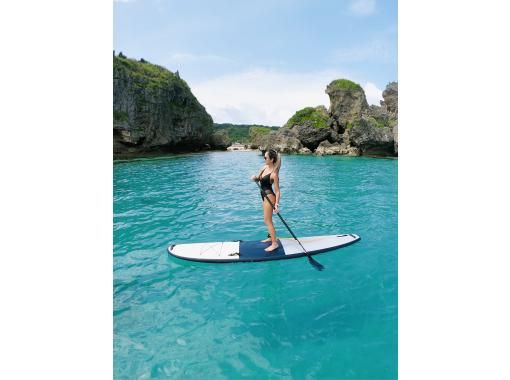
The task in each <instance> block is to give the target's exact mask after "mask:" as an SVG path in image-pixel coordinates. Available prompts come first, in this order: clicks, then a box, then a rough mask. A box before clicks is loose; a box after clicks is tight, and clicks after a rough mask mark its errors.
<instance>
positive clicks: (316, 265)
mask: <svg viewBox="0 0 510 380" xmlns="http://www.w3.org/2000/svg"><path fill="white" fill-rule="evenodd" d="M255 183H256V184H257V186H258V187H259V189H260V192H261V194H262V195H264V197H265V198H266V199H267V201H268V202H269V204H270V205H271V207H272V208H273V210H274V208H275V207H274V204H273V202H271V200H270V199H269V197H268V196H267V194H266V193H265V192H264V191H262V187H260V184H259V183H258V182H257V181H255ZM276 214H277V215H278V216H279V217H280V219H281V221H282V222H283V224H285V227H287V229H288V230H289V232H290V233H291V235H292V237H293V238H294V239H296V241H297V242H298V243H299V245H300V246H301V248H303V252H304V253H305V255H306V256H307V257H308V261H309V262H310V264H312V266H313V267H314V268H315V269H317V270H318V271H322V270H324V266H323V265H322V264H321V263H319V262H318V261H316V260H315V259H314V258H313V257H312V256H311V255H310V254H309V253H308V252H307V250H306V249H305V247H303V244H301V242H300V241H299V239H298V238H297V237H296V235H294V232H292V230H291V229H290V227H289V225H288V224H287V223H286V222H285V220H283V217H282V216H281V215H280V212H277V213H276Z"/></svg>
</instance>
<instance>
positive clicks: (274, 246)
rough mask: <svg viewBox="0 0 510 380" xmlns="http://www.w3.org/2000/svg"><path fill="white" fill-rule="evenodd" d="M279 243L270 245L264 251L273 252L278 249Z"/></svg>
mask: <svg viewBox="0 0 510 380" xmlns="http://www.w3.org/2000/svg"><path fill="white" fill-rule="evenodd" d="M278 247H279V246H278V244H271V245H270V246H269V247H267V248H266V249H264V251H266V252H273V251H274V250H275V249H278Z"/></svg>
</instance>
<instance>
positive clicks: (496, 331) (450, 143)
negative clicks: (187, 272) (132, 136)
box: [0, 0, 510, 379]
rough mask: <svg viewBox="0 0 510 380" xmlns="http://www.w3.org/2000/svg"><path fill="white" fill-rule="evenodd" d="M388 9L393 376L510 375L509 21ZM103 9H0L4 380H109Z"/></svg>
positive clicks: (108, 91)
mask: <svg viewBox="0 0 510 380" xmlns="http://www.w3.org/2000/svg"><path fill="white" fill-rule="evenodd" d="M501 4H505V3H504V2H498V1H484V2H481V3H480V2H466V1H450V2H444V1H427V2H416V1H410V0H401V1H399V375H400V378H401V379H452V378H456V379H502V378H510V368H509V366H508V364H507V360H508V354H509V350H508V342H509V341H510V333H509V327H508V325H509V321H510V313H509V301H508V300H509V296H508V289H510V286H509V280H508V279H509V277H510V275H509V270H510V266H509V260H508V255H509V254H510V248H509V245H510V244H509V240H508V238H509V236H510V232H509V227H510V223H509V222H508V215H509V212H510V209H509V208H510V207H509V203H510V202H509V200H508V197H509V194H510V189H509V184H508V179H509V174H508V173H509V172H510V171H509V168H508V166H509V159H508V144H509V133H508V129H509V128H510V123H509V116H508V109H509V104H508V99H509V96H508V92H509V89H510V79H509V74H508V70H509V67H510V62H509V58H508V38H507V36H508V35H510V30H509V29H510V28H509V26H508V25H509V23H508V9H504V8H503V5H501ZM112 22H113V20H112V3H108V2H105V1H87V2H84V1H81V2H71V1H50V2H42V1H23V2H8V3H2V5H1V9H0V36H1V37H0V38H1V40H2V44H1V49H2V50H1V52H2V58H1V59H0V69H1V71H0V72H1V78H2V79H1V84H0V94H1V95H0V96H1V102H0V104H1V107H0V109H1V113H0V115H1V116H0V125H1V131H2V134H1V140H0V144H1V147H0V155H1V178H2V180H1V183H2V184H1V185H0V191H1V195H0V199H1V209H0V210H1V211H0V215H1V222H2V223H1V225H0V237H1V243H2V244H1V256H0V257H1V259H0V260H1V262H0V292H1V298H0V300H1V313H0V315H1V317H2V318H1V322H0V337H1V338H0V348H1V362H2V365H1V368H0V377H1V378H9V379H11V378H25V379H26V378H29V379H35V378H52V379H69V378H73V379H91V378H93V379H100V378H101V379H102V378H111V377H112V368H113V364H112V360H113V355H112V329H113V325H112V191H113V188H112V132H111V124H112V78H111V75H112V50H113V48H112V38H113V37H112Z"/></svg>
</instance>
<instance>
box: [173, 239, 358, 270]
mask: <svg viewBox="0 0 510 380" xmlns="http://www.w3.org/2000/svg"><path fill="white" fill-rule="evenodd" d="M360 239H361V238H360V237H359V236H358V235H355V234H344V235H326V236H311V237H304V238H299V241H300V242H301V244H302V245H303V247H304V248H305V249H306V251H307V252H308V255H315V254H317V253H321V252H326V251H331V250H334V249H338V248H342V247H345V246H348V245H351V244H354V243H356V242H357V241H359V240H360ZM269 245H270V244H269V243H262V242H260V241H244V240H237V241H225V242H218V243H190V244H172V245H171V246H170V247H168V253H169V254H171V255H172V256H175V257H178V258H179V259H184V260H191V261H201V262H208V263H237V262H247V261H268V260H282V259H293V258H296V257H303V256H306V254H305V252H304V251H303V248H302V247H301V246H300V245H299V243H298V242H297V240H296V239H293V238H286V239H278V245H279V247H278V249H276V250H274V251H272V252H266V251H264V249H265V248H267V247H269Z"/></svg>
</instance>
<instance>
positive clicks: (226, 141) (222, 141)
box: [211, 129, 232, 150]
mask: <svg viewBox="0 0 510 380" xmlns="http://www.w3.org/2000/svg"><path fill="white" fill-rule="evenodd" d="M231 144H232V142H231V141H230V138H229V137H228V133H227V131H226V130H224V129H222V130H219V131H214V133H213V134H212V135H211V145H212V147H213V148H215V149H222V150H224V149H227V148H228V147H229V146H230V145H231Z"/></svg>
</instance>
